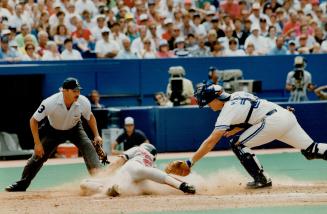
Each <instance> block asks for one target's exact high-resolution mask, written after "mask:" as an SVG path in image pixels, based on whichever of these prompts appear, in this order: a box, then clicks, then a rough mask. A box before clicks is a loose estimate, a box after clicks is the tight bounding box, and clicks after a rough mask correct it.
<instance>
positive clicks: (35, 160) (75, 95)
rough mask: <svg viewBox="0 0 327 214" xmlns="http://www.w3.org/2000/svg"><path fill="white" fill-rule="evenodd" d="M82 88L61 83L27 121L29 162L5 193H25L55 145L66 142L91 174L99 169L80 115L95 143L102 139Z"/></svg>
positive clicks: (70, 81) (69, 81)
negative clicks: (30, 146)
mask: <svg viewBox="0 0 327 214" xmlns="http://www.w3.org/2000/svg"><path fill="white" fill-rule="evenodd" d="M81 89H82V87H81V86H80V84H79V82H78V80H77V79H75V78H72V77H70V78H67V79H66V80H65V81H64V82H63V84H62V89H61V91H60V92H58V93H56V94H54V95H52V96H50V97H48V98H47V99H45V100H43V101H42V103H41V105H40V107H39V108H38V110H37V111H36V112H35V113H34V115H33V116H32V117H31V119H30V127H31V131H32V135H33V138H34V144H35V145H34V154H33V156H32V157H31V158H30V159H29V160H28V162H27V165H26V166H25V168H24V171H23V173H22V177H21V179H20V180H19V181H17V182H15V183H13V184H12V185H9V186H8V187H6V188H5V190H6V191H8V192H17V191H26V189H27V188H28V186H29V185H30V183H31V181H32V179H33V178H34V177H35V176H36V174H37V173H38V171H39V170H40V169H41V167H42V165H43V163H44V162H46V161H47V160H48V158H49V157H50V155H51V154H52V153H53V152H54V151H55V149H56V148H57V146H58V145H59V144H61V143H64V142H65V141H66V140H69V141H71V142H72V143H73V144H75V146H77V147H78V149H79V151H80V152H81V154H82V156H83V158H84V161H85V164H86V167H87V169H88V171H89V173H90V174H91V175H92V174H95V172H96V171H97V170H98V169H99V168H100V162H99V159H98V156H97V153H96V151H95V148H94V147H93V145H92V143H91V140H90V139H89V138H88V137H87V135H86V133H85V131H84V129H83V127H82V123H81V116H83V117H84V118H85V119H86V120H87V121H88V125H89V126H90V128H91V130H92V133H93V135H94V141H95V143H98V144H102V139H101V137H100V135H99V132H98V129H97V123H96V119H95V117H94V116H93V114H92V112H91V104H90V102H89V101H88V99H87V98H86V97H85V96H83V95H81V94H80V90H81ZM45 117H47V119H48V122H46V123H44V124H43V126H41V127H40V131H39V122H40V121H41V120H42V119H44V118H45ZM39 132H40V135H39Z"/></svg>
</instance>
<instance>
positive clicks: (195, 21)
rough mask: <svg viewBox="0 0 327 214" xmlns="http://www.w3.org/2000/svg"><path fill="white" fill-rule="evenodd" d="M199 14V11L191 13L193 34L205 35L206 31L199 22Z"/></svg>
mask: <svg viewBox="0 0 327 214" xmlns="http://www.w3.org/2000/svg"><path fill="white" fill-rule="evenodd" d="M201 21H202V19H201V15H200V14H199V13H196V14H194V15H193V25H194V28H195V36H199V35H206V34H207V31H206V29H205V27H204V25H202V24H201Z"/></svg>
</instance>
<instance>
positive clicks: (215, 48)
mask: <svg viewBox="0 0 327 214" xmlns="http://www.w3.org/2000/svg"><path fill="white" fill-rule="evenodd" d="M211 55H212V56H215V57H219V56H224V55H225V52H224V46H223V45H222V44H221V43H220V42H218V41H215V42H214V43H213V44H212V51H211Z"/></svg>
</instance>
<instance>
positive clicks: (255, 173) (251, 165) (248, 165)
mask: <svg viewBox="0 0 327 214" xmlns="http://www.w3.org/2000/svg"><path fill="white" fill-rule="evenodd" d="M232 150H233V152H234V154H235V155H236V156H237V158H238V159H239V160H240V162H241V164H242V165H243V166H244V168H245V169H246V171H247V172H248V173H249V174H250V175H251V176H252V177H253V179H254V180H255V181H260V182H266V181H267V177H266V175H265V174H264V170H263V167H262V165H261V164H260V162H259V160H258V159H257V157H256V156H255V154H253V153H252V151H251V149H249V148H247V147H246V146H244V145H242V144H240V145H235V144H234V145H232Z"/></svg>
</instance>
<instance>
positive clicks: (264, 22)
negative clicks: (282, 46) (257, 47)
mask: <svg viewBox="0 0 327 214" xmlns="http://www.w3.org/2000/svg"><path fill="white" fill-rule="evenodd" d="M259 23H260V35H261V36H263V37H267V36H268V26H267V20H266V19H265V18H260V19H259Z"/></svg>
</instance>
